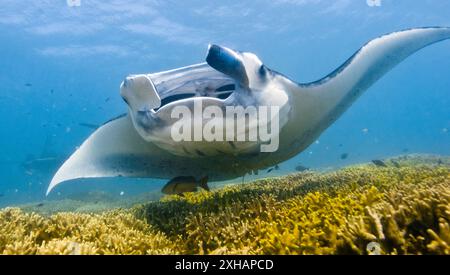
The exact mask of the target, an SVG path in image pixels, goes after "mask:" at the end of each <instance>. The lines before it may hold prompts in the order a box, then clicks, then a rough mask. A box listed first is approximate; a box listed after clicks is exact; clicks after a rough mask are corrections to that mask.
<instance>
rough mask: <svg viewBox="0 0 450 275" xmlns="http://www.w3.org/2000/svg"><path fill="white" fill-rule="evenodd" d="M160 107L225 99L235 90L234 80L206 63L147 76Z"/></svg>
mask: <svg viewBox="0 0 450 275" xmlns="http://www.w3.org/2000/svg"><path fill="white" fill-rule="evenodd" d="M148 77H149V79H150V80H151V81H152V83H153V85H154V87H155V89H156V92H157V93H158V96H159V97H160V98H161V106H159V107H158V108H155V109H154V110H155V111H157V110H159V109H161V108H162V107H164V106H165V105H168V104H170V103H174V102H177V101H180V100H183V99H187V98H194V97H211V98H217V99H220V100H225V99H227V98H228V97H229V96H230V95H231V94H232V93H234V92H235V90H236V84H235V80H234V79H232V78H231V77H229V76H227V75H225V74H223V73H221V72H219V71H217V70H215V69H214V68H212V67H211V66H209V65H208V64H207V63H201V64H197V65H192V66H188V67H183V68H180V69H176V70H170V71H165V72H160V73H155V74H149V75H148Z"/></svg>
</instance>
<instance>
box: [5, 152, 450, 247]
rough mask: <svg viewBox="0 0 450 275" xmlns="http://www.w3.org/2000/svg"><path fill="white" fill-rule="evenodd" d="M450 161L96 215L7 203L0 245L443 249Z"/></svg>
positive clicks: (448, 240)
mask: <svg viewBox="0 0 450 275" xmlns="http://www.w3.org/2000/svg"><path fill="white" fill-rule="evenodd" d="M448 160H449V158H439V157H435V158H425V157H418V158H416V157H414V158H413V157H407V158H396V159H394V160H393V161H386V163H387V164H388V166H387V167H376V166H375V165H372V164H369V165H358V166H353V167H348V168H345V169H342V170H339V171H336V172H332V173H326V174H318V173H311V172H308V173H298V174H294V175H290V176H285V177H280V178H267V179H263V180H258V181H255V182H253V183H250V184H245V185H233V186H228V187H225V188H223V189H219V190H215V191H213V192H200V193H188V194H186V196H185V197H179V196H168V197H165V198H163V199H162V200H160V201H157V202H150V203H147V204H143V205H139V206H136V207H134V208H132V209H128V210H124V209H119V210H113V211H109V212H104V213H100V214H81V213H59V214H55V215H52V216H50V217H43V216H40V215H37V214H34V213H27V212H22V211H21V210H19V209H16V208H7V209H4V210H1V211H0V253H4V254H174V253H184V254H368V253H381V254H450V166H449V163H450V162H449V161H448ZM391 162H392V163H394V164H395V165H394V164H393V165H391V164H390V163H391ZM373 246H375V247H376V248H377V249H375V250H373V251H372V250H371V249H372V248H373ZM378 248H379V249H378Z"/></svg>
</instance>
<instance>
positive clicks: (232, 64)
mask: <svg viewBox="0 0 450 275" xmlns="http://www.w3.org/2000/svg"><path fill="white" fill-rule="evenodd" d="M206 62H207V63H208V65H209V66H211V67H213V68H214V69H216V70H218V71H219V72H221V73H224V74H226V75H228V76H230V77H231V78H233V79H234V80H236V81H237V82H238V83H239V84H241V85H242V86H244V87H247V86H248V76H247V73H246V71H245V66H244V63H243V61H242V58H241V57H240V56H239V54H238V53H236V52H235V51H233V50H230V49H228V48H225V47H221V46H218V45H209V47H208V54H207V56H206Z"/></svg>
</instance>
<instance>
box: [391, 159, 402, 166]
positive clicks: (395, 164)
mask: <svg viewBox="0 0 450 275" xmlns="http://www.w3.org/2000/svg"><path fill="white" fill-rule="evenodd" d="M391 162H392V164H393V165H394V166H395V167H396V168H400V164H399V163H398V162H396V161H395V160H391Z"/></svg>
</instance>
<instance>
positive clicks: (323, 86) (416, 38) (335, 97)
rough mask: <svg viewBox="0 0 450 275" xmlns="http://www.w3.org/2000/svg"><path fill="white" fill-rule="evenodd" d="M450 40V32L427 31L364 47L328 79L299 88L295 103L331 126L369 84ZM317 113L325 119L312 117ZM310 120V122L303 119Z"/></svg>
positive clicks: (388, 37) (392, 36)
mask: <svg viewBox="0 0 450 275" xmlns="http://www.w3.org/2000/svg"><path fill="white" fill-rule="evenodd" d="M446 39H450V28H445V27H429V28H416V29H410V30H405V31H399V32H394V33H391V34H387V35H384V36H382V37H379V38H377V39H374V40H372V41H370V42H369V43H367V44H366V45H365V46H363V47H362V48H361V49H360V50H359V51H357V52H356V53H355V54H354V55H353V56H352V57H350V58H349V59H348V60H347V61H346V62H345V63H344V64H343V65H342V66H340V67H339V68H338V69H336V70H335V71H333V72H332V73H331V74H329V75H328V76H326V77H324V78H322V79H320V80H318V81H315V82H312V83H307V84H299V85H298V91H297V92H298V94H299V96H297V97H296V99H295V100H296V101H297V104H298V105H303V106H304V108H308V106H314V109H312V108H311V118H316V119H321V120H322V123H319V124H320V125H322V127H323V128H326V127H328V126H329V125H330V124H331V123H333V122H334V121H335V120H336V119H337V118H338V117H339V116H340V115H341V114H342V113H343V112H344V111H345V110H347V109H348V107H349V106H350V105H351V104H352V103H353V102H354V101H355V100H356V99H357V98H358V97H359V96H360V95H361V94H362V93H363V92H364V91H366V90H367V89H368V88H369V87H370V86H371V85H372V84H374V83H375V82H376V81H377V80H378V79H380V78H381V77H382V76H383V75H384V74H386V73H387V72H388V71H389V70H391V69H392V68H394V67H395V66H396V65H397V64H399V63H400V62H402V61H403V60H404V59H406V58H407V57H408V56H410V55H412V54H413V53H415V52H417V51H419V50H420V49H422V48H424V47H426V46H429V45H431V44H434V43H437V42H440V41H443V40H446ZM315 112H320V113H321V114H326V115H314V113H315ZM305 119H309V118H305Z"/></svg>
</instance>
